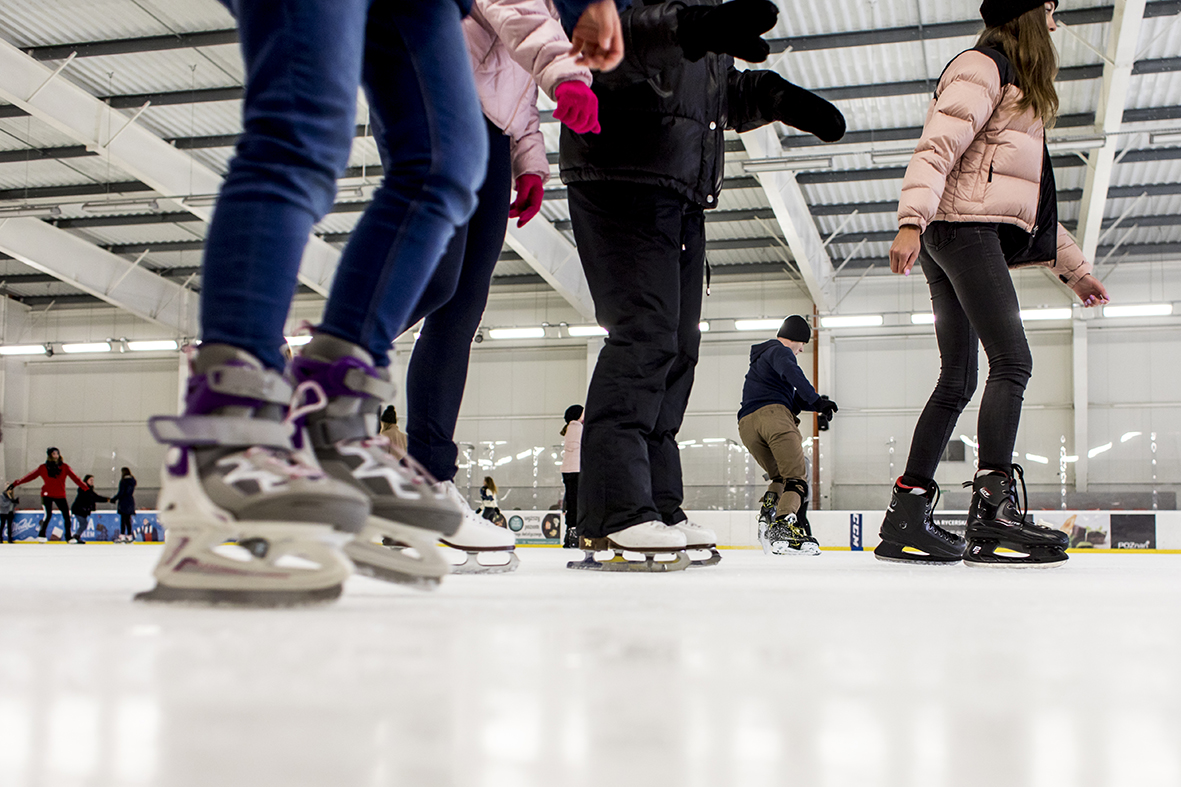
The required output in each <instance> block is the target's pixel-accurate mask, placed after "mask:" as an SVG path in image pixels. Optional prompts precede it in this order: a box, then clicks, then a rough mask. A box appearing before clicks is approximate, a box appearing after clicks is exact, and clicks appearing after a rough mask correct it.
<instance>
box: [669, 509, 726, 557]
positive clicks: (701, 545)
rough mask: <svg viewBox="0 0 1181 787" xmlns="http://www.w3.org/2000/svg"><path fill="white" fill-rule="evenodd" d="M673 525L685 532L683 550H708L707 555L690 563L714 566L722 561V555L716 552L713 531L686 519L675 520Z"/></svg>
mask: <svg viewBox="0 0 1181 787" xmlns="http://www.w3.org/2000/svg"><path fill="white" fill-rule="evenodd" d="M673 527H675V528H676V529H677V530H680V531H681V532H682V533H684V534H685V551H687V552H709V555H708V556H707V557H701V558H698V559H696V560H693V561H692V563H691V565H694V566H716V565H717V564H718V563H721V562H722V555H721V553H719V552H718V536H717V534H716V533H714V531H712V530H710V529H709V528H705V527H702V526H701V525H699V524H697V523H696V522H693V521H691V520H688V519H686V520H684V521H681V522H677V523H676V524H675V525H673Z"/></svg>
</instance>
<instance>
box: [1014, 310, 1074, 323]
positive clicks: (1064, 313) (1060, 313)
mask: <svg viewBox="0 0 1181 787" xmlns="http://www.w3.org/2000/svg"><path fill="white" fill-rule="evenodd" d="M1070 318H1071V311H1070V309H1069V308H1065V309H1022V310H1021V321H1022V322H1037V321H1038V320H1069V319H1070Z"/></svg>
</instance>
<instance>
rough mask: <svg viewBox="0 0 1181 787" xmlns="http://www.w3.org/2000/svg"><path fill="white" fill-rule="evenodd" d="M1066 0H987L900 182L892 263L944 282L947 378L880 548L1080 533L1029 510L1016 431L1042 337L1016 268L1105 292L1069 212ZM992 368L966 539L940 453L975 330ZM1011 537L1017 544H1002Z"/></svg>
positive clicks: (971, 551) (1093, 299) (994, 554)
mask: <svg viewBox="0 0 1181 787" xmlns="http://www.w3.org/2000/svg"><path fill="white" fill-rule="evenodd" d="M1056 9H1057V2H1056V1H1055V0H1051V2H1044V3H1043V2H1034V0H984V4H983V5H981V7H980V12H981V15H982V16H983V17H984V22H985V25H986V29H985V30H984V32H983V33H982V34H981V35H980V38H979V40H978V41H977V42H976V47H975V48H973V49H969V50H967V51H966V52H963V53H961V54H959V55H957V56H956V57H955V59H953V60H952V61H951V62H950V63H949V64H948V65H947V68H946V69H945V70H944V72H943V75H942V76H941V77H940V79H939V83H938V86H937V87H936V89H935V95H934V98H933V99H932V100H931V103H930V108H929V109H928V111H927V120H926V123H925V125H924V127H923V133H922V137H921V139H920V140H919V143H918V146H917V147H916V149H915V153H914V156H913V157H912V158H911V160H910V165H909V166H908V167H907V170H906V176H905V178H904V179H903V183H902V198H901V200H900V201H899V204H898V225H899V230H898V235H897V237H896V238H895V239H894V243H893V246H892V247H891V249H890V269H891V270H892V271H893V272H894V273H898V274H903V275H909V273H910V271H911V268H912V267H913V266H914V264H915V262H916V261H918V262H921V263H922V267H923V274H924V275H925V277H926V279H927V285H928V287H929V288H930V290H931V303H932V305H933V307H934V312H935V336H936V338H937V341H938V345H939V358H940V363H941V369H940V372H939V382H938V384H937V385H936V387H935V391H934V393H932V395H931V398H930V400H929V401H928V402H927V406H926V408H925V409H924V410H923V412H922V415H920V416H919V420H918V423H917V424H916V425H915V431H914V437H913V439H912V440H911V444H910V456H909V458H908V459H907V464H906V472H905V473H904V474H903V475H902V476H901V477H900V478H899V479H898V481H897V482H896V483H895V485H894V490H893V493H892V495H891V499H890V505H889V508H888V510H887V512H886V517H885V520H884V521H883V523H882V529H881V537H882V542H881V544H880V545H879V546H878V547H877V549H876V550H874V552H875V554H876V555H877V557H878V558H880V559H882V560H890V561H898V562H920V563H938V564H947V563H956V562H959V561H960V559H961V558H962V559H963V560H964V561H965V563H967V564H968V565H973V566H1014V565H1016V566H1045V565H1055V564H1061V563H1062V562H1063V561H1065V560H1066V557H1067V556H1066V553H1065V551H1064V549H1065V547H1066V546H1067V541H1066V534H1065V533H1062V532H1059V531H1056V530H1053V529H1051V528H1045V527H1041V526H1039V525H1036V524H1034V523H1033V522H1031V521H1030V519H1029V517H1028V514H1027V511H1026V506H1025V504H1024V502H1019V501H1018V492H1017V487H1018V484H1020V486H1021V491H1022V493H1024V485H1025V481H1024V478H1023V472H1022V469H1021V466H1020V465H1017V464H1014V463H1013V453H1012V452H1013V444H1014V442H1015V441H1016V438H1017V425H1018V422H1019V420H1020V418H1021V403H1022V399H1023V394H1024V391H1025V386H1026V383H1027V382H1028V380H1029V377H1030V375H1031V374H1032V372H1033V359H1032V357H1031V355H1030V351H1029V343H1028V342H1027V341H1026V338H1025V331H1024V328H1023V327H1022V324H1021V315H1020V306H1019V304H1018V302H1017V292H1016V290H1015V288H1014V286H1013V279H1012V276H1011V275H1010V273H1009V269H1010V268H1014V267H1020V266H1024V265H1045V266H1048V267H1049V268H1050V269H1051V270H1052V271H1053V272H1054V273H1055V274H1056V275H1057V276H1058V278H1059V279H1061V280H1062V282H1063V283H1065V284H1066V285H1067V286H1069V287H1070V288H1071V289H1072V290H1074V292H1075V294H1076V295H1077V296H1078V297H1079V299H1080V300H1081V301H1082V302H1083V305H1084V306H1096V305H1099V304H1102V303H1106V302H1107V291H1106V290H1105V289H1104V287H1103V285H1102V284H1101V283H1100V282H1099V281H1098V280H1097V279H1096V278H1095V277H1094V276H1093V275H1091V263H1090V262H1088V261H1087V260H1085V259H1084V258H1083V256H1082V253H1081V251H1080V250H1079V248H1078V246H1076V245H1075V243H1074V241H1073V240H1071V238H1070V236H1069V235H1068V234H1067V233H1066V230H1064V229H1063V228H1062V226H1061V225H1060V224H1059V223H1058V198H1057V193H1056V191H1055V187H1054V171H1053V169H1052V168H1051V166H1050V154H1049V152H1048V150H1047V149H1046V143H1045V129H1046V126H1047V125H1050V124H1052V123H1053V121H1054V117H1055V115H1056V114H1057V111H1058V95H1057V93H1056V92H1055V89H1054V76H1055V74H1056V73H1057V53H1056V52H1055V50H1054V44H1053V42H1052V41H1051V39H1050V35H1049V34H1050V32H1051V31H1053V30H1054V29H1055V22H1054V11H1055V10H1056ZM981 343H982V344H983V345H984V352H985V354H986V355H987V356H988V380H987V382H986V383H985V386H984V397H983V399H982V400H981V402H980V416H979V423H978V426H977V433H978V435H979V445H980V465H979V471H978V472H977V473H976V475H975V477H974V478H973V479H972V481H971V482H969V483H966V484H965V486H970V487H971V488H972V503H971V507H970V509H969V513H968V524H967V543H966V544H965V541H964V539H962V538H960V537H959V536H956V535H954V534H952V533H949V532H947V531H946V530H943V529H942V528H940V527H938V526H937V525H935V523H934V522H933V521H932V518H931V513H932V511H933V510H934V508H935V504H936V502H937V500H938V497H939V487H938V485H937V484H936V483H935V469H936V467H937V466H938V464H939V457H940V456H941V455H942V453H943V451H944V449H945V447H946V446H947V441H948V440H949V439H950V437H951V434H952V430H953V429H954V428H955V424H956V421H957V419H958V418H959V416H960V413H961V412H963V409H964V407H965V406H966V405H967V404H968V401H969V400H970V399H971V397H972V393H973V392H974V391H975V389H976V368H977V363H976V359H977V355H976V354H977V346H978V344H981ZM1002 548H1004V549H1005V550H1009V551H1008V552H1005V551H1001V552H998V549H1002Z"/></svg>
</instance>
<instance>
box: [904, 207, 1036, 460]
mask: <svg viewBox="0 0 1181 787" xmlns="http://www.w3.org/2000/svg"><path fill="white" fill-rule="evenodd" d="M919 261H920V262H921V263H922V266H923V274H924V275H925V276H926V278H927V285H928V287H930V289H931V305H932V306H933V307H934V310H935V337H936V339H937V340H938V343H939V360H940V370H939V382H938V383H937V384H936V386H935V392H934V393H933V394H931V398H930V400H929V401H928V402H927V406H926V408H924V409H923V413H922V415H920V416H919V421H918V424H917V425H916V426H915V431H914V438H913V439H912V440H911V443H910V457H909V459H908V460H907V463H906V473H907V475H909V476H912V477H914V478H916V479H923V480H930V479H933V478H934V477H935V468H936V467H937V466H938V465H939V457H940V456H941V455H942V454H943V450H944V449H945V448H946V447H947V441H948V440H950V439H951V436H952V431H953V430H954V429H955V424H956V421H957V420H958V419H959V417H960V413H962V412H963V410H964V407H965V406H967V404H968V402H969V401H970V400H971V398H972V394H973V393H974V392H975V391H976V366H977V345H978V344H980V343H983V345H984V352H985V354H986V355H987V356H988V381H987V382H986V383H985V385H984V396H983V398H982V399H981V401H980V418H979V422H978V423H977V426H976V432H977V439H978V442H979V444H980V467H981V468H991V469H1004V470H1008V468H1009V467H1010V466H1011V465H1012V464H1013V444H1014V443H1015V442H1016V441H1017V426H1018V424H1019V423H1020V421H1021V403H1022V401H1023V400H1024V395H1025V385H1026V383H1027V382H1029V376H1030V375H1031V374H1032V373H1033V356H1032V355H1030V352H1029V343H1028V342H1027V341H1026V340H1025V329H1024V327H1023V326H1022V325H1021V308H1020V306H1019V305H1018V303H1017V291H1016V289H1015V288H1014V287H1013V277H1012V275H1011V274H1010V273H1009V268H1008V265H1007V264H1006V263H1005V256H1004V254H1003V253H1002V252H1001V244H1000V239H999V238H998V237H997V228H996V225H995V224H957V223H951V222H944V221H937V222H932V223H931V224H930V225H928V227H927V231H926V232H925V233H923V248H922V251H921V252H920V254H919Z"/></svg>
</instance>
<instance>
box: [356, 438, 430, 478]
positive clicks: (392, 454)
mask: <svg viewBox="0 0 1181 787" xmlns="http://www.w3.org/2000/svg"><path fill="white" fill-rule="evenodd" d="M361 445H363V446H365V447H366V448H373V449H376V450H378V451H381V452H382V453H384V454H385V455H387V456H388V457H389V459H390V461H391V462H393V463H395V464H397V465H400V466H401V467H402V470H403V471H404V472H405V474H406V476H407V477H408V480H410V481H411V482H412V483H415V484H425V485H427V486H431V487H434V486H438V484H439V480H438V479H437V478H435V477H434V476H433V475H431V472H430V471H429V470H427V469H426V467H424V466H423V465H421V464H419V462H418V461H417V460H416V459H415V458H414V457H412V456H411V455H410V454H409V453H408V452H405V451H402V450H400V449H399V448H398V447H397V446H393V445H391V444H390V439H389V438H388V437H386V436H384V435H374V436H373V437H366V438H365V439H364V440H362V441H361ZM391 449H393V450H391Z"/></svg>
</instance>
